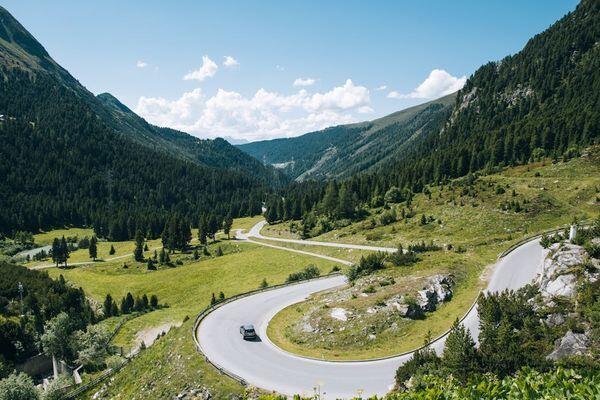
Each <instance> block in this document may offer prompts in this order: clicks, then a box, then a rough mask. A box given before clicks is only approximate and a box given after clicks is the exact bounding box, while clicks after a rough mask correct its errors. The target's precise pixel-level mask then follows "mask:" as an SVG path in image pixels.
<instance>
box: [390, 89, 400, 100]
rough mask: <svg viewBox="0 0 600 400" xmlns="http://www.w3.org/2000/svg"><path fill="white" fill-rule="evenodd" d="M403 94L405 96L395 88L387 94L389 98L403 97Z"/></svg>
mask: <svg viewBox="0 0 600 400" xmlns="http://www.w3.org/2000/svg"><path fill="white" fill-rule="evenodd" d="M402 96H403V95H402V94H400V93H398V92H396V91H395V90H392V91H391V92H389V93H388V95H387V97H388V99H401V98H402Z"/></svg>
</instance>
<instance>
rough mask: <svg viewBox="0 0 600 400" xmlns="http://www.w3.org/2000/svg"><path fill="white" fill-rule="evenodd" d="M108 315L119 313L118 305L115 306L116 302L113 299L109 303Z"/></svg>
mask: <svg viewBox="0 0 600 400" xmlns="http://www.w3.org/2000/svg"><path fill="white" fill-rule="evenodd" d="M110 315H112V316H113V317H114V316H117V315H119V307H118V306H117V302H116V301H114V300H113V302H112V305H111V312H110Z"/></svg>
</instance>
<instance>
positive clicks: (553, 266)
mask: <svg viewBox="0 0 600 400" xmlns="http://www.w3.org/2000/svg"><path fill="white" fill-rule="evenodd" d="M586 259H587V253H586V251H585V249H584V248H583V247H581V246H577V245H574V244H569V243H555V244H553V245H552V246H551V247H550V254H549V255H548V257H547V258H546V260H545V261H544V264H543V267H542V272H541V275H540V277H539V285H540V293H541V294H542V297H544V298H545V299H549V298H552V297H557V296H560V297H568V298H574V297H575V295H576V294H577V267H579V266H580V265H582V264H583V263H584V262H585V261H586Z"/></svg>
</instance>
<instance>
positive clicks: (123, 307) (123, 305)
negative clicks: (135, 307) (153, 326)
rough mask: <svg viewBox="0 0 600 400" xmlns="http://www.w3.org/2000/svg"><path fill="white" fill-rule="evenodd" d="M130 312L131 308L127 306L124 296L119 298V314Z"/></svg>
mask: <svg viewBox="0 0 600 400" xmlns="http://www.w3.org/2000/svg"><path fill="white" fill-rule="evenodd" d="M130 312H131V309H130V308H129V305H128V303H127V299H126V298H125V297H123V298H122V299H121V314H129V313H130Z"/></svg>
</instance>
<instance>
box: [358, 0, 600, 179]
mask: <svg viewBox="0 0 600 400" xmlns="http://www.w3.org/2000/svg"><path fill="white" fill-rule="evenodd" d="M599 42H600V3H598V2H597V1H594V0H583V1H582V2H581V3H580V4H579V5H578V6H577V8H576V9H575V11H573V12H571V13H569V14H567V15H566V16H564V17H563V18H562V19H560V20H559V21H558V22H556V23H555V24H553V25H552V26H551V27H550V28H548V29H547V30H546V31H544V32H542V33H540V34H538V35H536V36H535V37H533V38H532V39H530V40H529V42H528V43H527V44H526V46H525V47H524V48H523V50H521V51H520V52H518V53H517V54H515V55H512V56H507V57H505V58H504V59H502V60H500V61H498V62H491V63H488V64H486V65H484V66H482V67H481V68H479V69H478V70H477V71H476V72H475V73H474V74H473V75H472V76H471V77H470V78H469V79H468V80H467V82H466V84H465V86H464V87H463V88H462V89H461V90H460V91H459V93H458V96H457V99H456V103H455V105H454V107H453V109H452V114H451V115H450V117H449V118H448V120H447V121H446V123H445V125H444V126H443V128H442V129H441V130H440V131H439V132H435V134H432V135H429V136H428V137H426V138H424V140H423V141H422V142H421V143H420V144H419V145H417V146H415V147H414V148H412V149H411V151H410V152H408V153H406V154H404V155H403V157H401V159H399V161H398V162H397V163H396V164H393V165H390V168H386V169H385V170H382V171H381V172H380V173H379V174H378V177H379V179H381V180H385V181H388V182H390V181H394V182H397V184H398V186H408V187H413V186H416V187H417V188H418V187H419V186H420V185H419V183H420V184H423V183H428V182H432V181H439V180H440V179H443V178H445V177H458V176H463V175H465V174H467V173H469V172H474V171H477V170H480V169H482V168H485V167H489V166H498V165H509V164H522V163H526V162H528V161H529V160H531V159H534V158H539V157H541V156H544V155H550V156H552V157H560V156H562V155H563V154H564V153H565V152H567V150H569V149H570V148H572V147H573V148H577V147H582V146H585V145H588V144H592V143H594V142H597V141H598V137H599V135H600V107H598V105H599V104H600V46H599ZM367 179H369V178H367Z"/></svg>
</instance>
